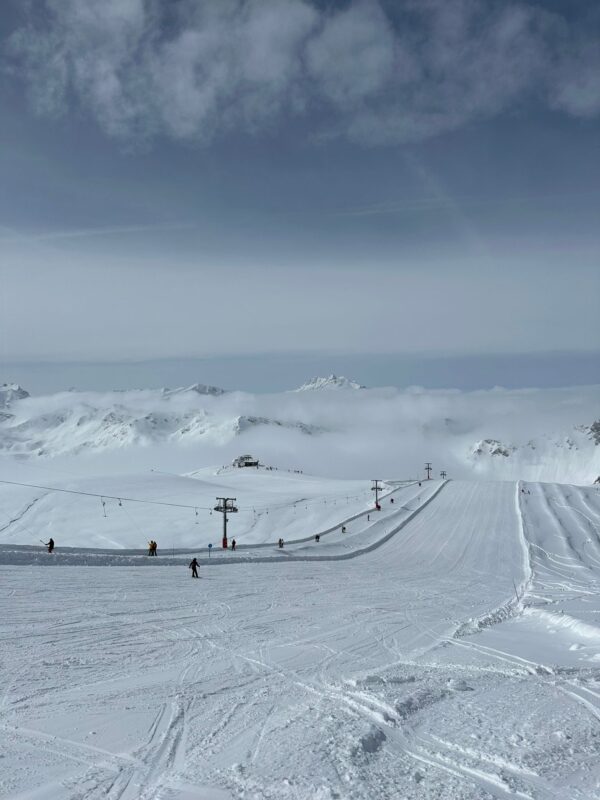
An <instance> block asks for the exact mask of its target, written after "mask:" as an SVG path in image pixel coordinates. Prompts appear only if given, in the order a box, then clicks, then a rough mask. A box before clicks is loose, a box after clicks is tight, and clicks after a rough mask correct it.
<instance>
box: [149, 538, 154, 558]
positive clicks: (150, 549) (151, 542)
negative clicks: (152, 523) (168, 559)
mask: <svg viewBox="0 0 600 800" xmlns="http://www.w3.org/2000/svg"><path fill="white" fill-rule="evenodd" d="M153 552H154V542H153V541H152V539H150V541H149V542H148V555H149V556H151V555H153Z"/></svg>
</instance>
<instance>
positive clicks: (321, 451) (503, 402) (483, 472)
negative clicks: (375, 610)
mask: <svg viewBox="0 0 600 800" xmlns="http://www.w3.org/2000/svg"><path fill="white" fill-rule="evenodd" d="M357 387H359V384H356V383H355V382H352V381H349V380H348V379H345V378H339V377H336V376H330V377H329V378H318V379H314V380H313V381H311V382H309V383H308V384H305V386H304V389H305V390H304V391H290V392H282V393H279V394H268V395H252V394H248V393H244V392H236V391H232V392H224V391H223V390H221V389H218V388H215V387H207V386H204V385H203V384H194V385H193V386H189V387H187V388H186V389H173V390H137V391H124V392H104V393H99V392H75V391H72V392H61V393H58V394H54V395H48V396H40V397H29V396H25V395H26V392H24V390H21V389H20V387H14V386H11V387H8V389H5V390H0V405H2V404H4V405H3V407H2V408H0V462H1V461H2V460H5V459H7V458H9V457H10V458H11V459H12V457H19V458H20V459H22V460H27V461H28V462H29V463H31V464H34V465H38V466H39V465H42V464H44V463H45V462H46V463H47V469H48V470H49V471H50V470H51V469H54V470H55V469H56V468H57V467H58V469H63V468H64V469H65V470H67V471H71V472H76V473H79V474H82V473H84V474H91V475H100V474H102V473H103V472H106V473H114V472H115V471H119V472H133V471H135V469H136V465H137V470H138V471H140V470H143V471H147V469H148V468H149V467H151V466H153V467H158V468H160V469H166V470H171V471H175V472H178V473H181V472H190V471H192V470H193V469H196V468H198V467H209V466H211V465H214V464H230V463H231V461H232V459H233V458H235V457H236V456H238V455H239V454H240V453H244V452H250V453H253V454H255V455H256V456H257V457H258V458H259V460H260V462H261V463H262V464H266V465H274V466H278V467H280V468H286V469H292V470H293V469H297V470H302V471H304V472H313V473H317V474H319V475H327V476H331V477H337V478H339V477H344V478H354V479H356V478H364V476H365V475H367V476H368V475H378V474H379V475H382V474H383V475H386V474H387V475H402V476H404V477H413V478H414V477H417V475H418V474H421V475H422V474H423V473H422V465H423V464H424V463H425V461H426V460H429V461H431V460H433V463H434V470H435V472H434V474H435V475H436V477H438V476H439V474H440V472H441V471H442V470H444V471H446V472H447V473H448V475H450V477H453V478H463V479H470V478H473V477H477V478H484V479H501V480H518V479H523V480H531V481H555V482H561V483H579V484H586V483H591V482H592V481H594V480H595V479H596V477H597V476H598V475H600V435H599V433H598V431H599V430H600V419H599V416H598V408H599V407H600V387H598V386H588V387H575V388H570V389H545V390H535V389H531V390H512V391H508V390H503V389H495V390H493V391H479V392H458V391H451V390H445V391H426V390H423V389H418V388H412V389H407V390H399V389H393V388H388V389H364V388H361V390H360V391H358V390H354V389H356V388H357ZM359 388H360V387H359ZM309 389H310V390H309ZM334 389H339V391H336V390H334ZM351 389H352V390H351ZM2 391H4V394H3V393H2ZM2 398H4V399H2ZM48 462H51V463H52V468H51V467H50V466H49V463H48ZM12 463H13V462H12V460H11V461H7V465H8V466H7V471H8V472H10V470H11V468H12ZM2 472H3V468H2V464H1V463H0V474H1V473H2Z"/></svg>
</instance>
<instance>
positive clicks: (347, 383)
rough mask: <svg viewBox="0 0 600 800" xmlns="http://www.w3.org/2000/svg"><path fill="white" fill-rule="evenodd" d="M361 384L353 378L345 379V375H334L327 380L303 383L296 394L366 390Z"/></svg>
mask: <svg viewBox="0 0 600 800" xmlns="http://www.w3.org/2000/svg"><path fill="white" fill-rule="evenodd" d="M365 388H366V387H365V386H362V385H361V384H360V383H357V382H356V381H355V380H352V379H351V378H345V377H344V376H343V375H334V374H333V373H332V374H331V375H329V376H328V377H327V378H311V379H310V380H309V381H307V382H306V383H303V384H302V386H300V387H299V388H298V389H294V391H295V392H307V391H312V390H314V389H365Z"/></svg>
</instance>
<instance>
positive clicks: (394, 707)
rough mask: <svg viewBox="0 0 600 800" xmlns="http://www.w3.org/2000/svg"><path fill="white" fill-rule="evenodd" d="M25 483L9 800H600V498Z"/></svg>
mask: <svg viewBox="0 0 600 800" xmlns="http://www.w3.org/2000/svg"><path fill="white" fill-rule="evenodd" d="M24 474H25V471H23V472H20V471H19V469H17V468H15V471H14V475H13V478H14V481H15V482H21V483H29V484H37V485H38V486H40V487H41V486H45V487H46V488H34V487H32V486H29V487H24V486H15V485H11V484H3V485H2V486H1V488H0V501H1V507H2V517H1V518H0V578H1V592H0V603H1V604H2V616H1V622H0V638H1V639H2V645H1V648H0V677H1V681H2V683H1V685H2V694H1V699H0V738H1V740H2V749H1V753H0V756H1V757H0V797H2V798H11V800H12V799H14V800H41V799H43V800H67V799H68V800H75V799H76V798H77V800H84V798H85V800H98V799H99V798H108V799H109V800H153V799H154V798H157V799H160V800H196V799H200V800H222V799H223V798H227V799H228V800H233V799H236V798H240V799H241V798H244V800H249V799H250V798H251V799H252V800H255V799H256V800H259V798H260V800H262V799H263V798H265V799H266V798H268V799H269V800H271V799H272V800H287V799H288V798H289V799H290V800H292V799H293V800H300V799H302V800H304V799H305V798H306V799H307V800H308V799H309V798H316V800H333V798H340V799H341V798H344V799H345V798H352V800H355V799H356V800H359V799H360V800H367V799H368V800H372V799H373V798H411V799H412V798H444V800H446V799H447V798H468V799H469V800H474V799H475V798H477V799H478V800H479V799H480V798H509V797H511V798H512V797H515V798H533V799H537V798H540V799H542V800H557V799H559V798H560V800H584V799H585V800H592V799H593V798H597V797H599V796H600V759H599V758H598V755H599V752H600V623H599V620H600V491H599V490H598V488H594V487H581V486H571V485H561V484H551V483H528V482H520V481H497V482H470V481H454V480H452V481H435V480H431V481H422V482H421V485H419V483H418V481H417V480H408V479H406V480H400V479H399V480H397V481H392V480H390V481H385V482H383V491H382V496H381V510H380V511H375V510H374V509H373V492H372V491H371V488H370V481H357V480H355V481H349V480H344V481H342V480H339V481H336V480H333V479H321V478H318V477H316V476H310V475H300V474H293V473H287V472H280V473H278V472H270V471H266V470H256V471H255V472H253V471H252V470H234V469H230V468H226V469H211V470H209V469H203V470H200V471H198V472H195V473H191V474H188V475H183V476H177V475H164V474H159V473H157V474H154V473H153V474H152V475H150V476H149V475H144V476H139V477H135V476H128V477H123V476H121V477H119V478H117V477H114V478H110V479H108V478H106V479H100V478H85V479H83V478H82V479H77V478H75V477H71V478H65V477H64V476H63V477H62V478H61V479H60V480H55V481H54V482H52V483H51V482H50V481H49V480H48V479H47V476H46V477H45V478H44V479H39V480H37V481H36V480H34V479H33V477H32V475H33V472H29V473H28V475H29V479H28V480H25V479H24V478H23V475H24ZM54 488H63V489H67V490H68V491H69V492H73V493H72V494H71V493H68V492H58V491H53V489H54ZM77 492H88V493H89V494H87V495H84V494H77ZM102 493H105V494H104V495H102V499H104V505H103V504H102V499H101V498H99V497H96V496H95V495H97V494H102ZM218 496H228V497H236V498H237V499H236V504H237V505H238V507H239V508H240V511H239V512H238V513H237V514H232V515H231V517H230V521H229V525H230V531H229V532H230V536H235V537H236V540H237V543H238V549H237V550H236V552H235V553H232V552H231V550H227V551H224V550H222V549H221V548H220V544H221V542H220V532H221V525H222V519H221V515H220V514H218V513H217V512H214V511H213V513H212V514H211V510H212V507H213V506H214V503H215V497H218ZM107 498H108V499H107ZM125 498H130V499H125ZM144 498H145V499H147V500H149V499H154V500H156V499H157V498H158V499H159V500H160V501H161V502H165V503H172V504H173V505H172V506H162V505H150V504H145V503H141V502H137V501H138V500H143V499H144ZM392 500H393V502H392ZM105 514H106V516H105ZM342 526H344V527H345V529H346V530H345V532H342ZM316 533H321V539H320V541H319V542H316V541H315V539H314V536H315V534H316ZM49 536H53V538H54V539H55V540H56V544H57V548H56V550H55V552H54V553H53V554H52V555H49V554H48V553H46V552H45V550H44V548H43V547H42V545H41V544H40V543H39V541H36V540H39V539H43V540H44V541H47V539H48V538H49ZM279 537H282V538H283V539H284V540H285V546H284V548H283V549H280V548H279V547H277V539H278V538H279ZM150 538H155V539H156V540H157V541H158V545H159V553H158V556H157V557H156V558H150V557H148V555H147V554H146V552H145V550H144V548H145V546H146V542H147V540H148V539H150ZM209 543H212V544H213V548H212V550H211V556H210V558H209V557H208V547H207V545H208V544H209ZM192 556H196V557H198V560H199V561H200V570H199V571H200V580H192V579H191V572H190V570H188V563H189V560H190V558H191V557H192ZM46 567H52V568H46Z"/></svg>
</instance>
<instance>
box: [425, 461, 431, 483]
mask: <svg viewBox="0 0 600 800" xmlns="http://www.w3.org/2000/svg"><path fill="white" fill-rule="evenodd" d="M431 469H432V467H431V461H428V462H427V463H426V464H425V472H426V473H427V480H428V481H430V480H431Z"/></svg>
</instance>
